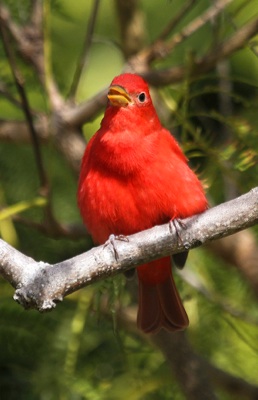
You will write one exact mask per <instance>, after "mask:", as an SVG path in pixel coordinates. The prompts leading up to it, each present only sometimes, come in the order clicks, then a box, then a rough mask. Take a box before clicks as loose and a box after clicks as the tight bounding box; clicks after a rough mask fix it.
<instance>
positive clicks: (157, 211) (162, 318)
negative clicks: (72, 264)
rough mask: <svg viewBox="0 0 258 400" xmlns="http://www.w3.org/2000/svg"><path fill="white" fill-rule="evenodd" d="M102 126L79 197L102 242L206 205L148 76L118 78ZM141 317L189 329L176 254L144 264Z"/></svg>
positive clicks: (143, 322)
mask: <svg viewBox="0 0 258 400" xmlns="http://www.w3.org/2000/svg"><path fill="white" fill-rule="evenodd" d="M107 97H108V100H109V101H108V104H107V108H106V111H105V115H104V118H103V119H102V122H101V126H100V129H99V130H98V131H97V132H96V134H95V135H94V136H93V137H92V138H91V140H90V141H89V143H88V145H87V147H86V150H85V153H84V156H83V160H82V166H81V172H80V179H79V188H78V204H79V208H80V211H81V215H82V218H83V221H84V223H85V225H86V227H87V229H88V231H89V232H90V234H91V235H92V237H93V240H94V242H95V243H99V244H101V243H105V242H106V241H107V240H108V238H109V236H110V235H111V234H115V235H130V234H133V233H136V232H139V231H141V230H144V229H147V228H151V227H153V226H155V225H161V224H164V223H167V222H169V221H171V220H174V219H180V218H186V217H189V216H191V215H194V214H198V213H201V212H203V211H204V210H205V209H206V208H207V200H206V197H205V194H204V191H203V188H202V185H201V183H200V181H199V180H198V178H197V176H196V175H195V174H194V172H193V171H192V170H191V169H190V168H189V167H188V165H187V159H186V157H185V156H184V154H183V153H182V151H181V149H180V147H179V145H178V143H177V142H176V140H175V139H174V138H173V136H171V134H170V132H169V131H168V130H166V129H165V128H163V127H162V125H161V123H160V121H159V118H158V116H157V113H156V111H155V108H154V106H153V104H152V101H151V97H150V94H149V89H148V85H147V83H146V82H145V81H144V80H143V79H142V78H141V77H140V76H138V75H134V74H122V75H120V76H117V77H116V78H114V80H113V81H112V83H111V86H110V88H109V92H108V96H107ZM137 272H138V278H139V310H138V317H137V324H138V327H139V328H140V329H142V330H143V331H144V332H145V333H150V332H152V333H155V332H157V331H158V330H159V329H160V328H165V329H167V330H169V331H176V330H181V329H184V328H186V327H187V326H188V324H189V321H188V317H187V314H186V312H185V309H184V307H183V304H182V302H181V299H180V297H179V294H178V292H177V289H176V286H175V283H174V279H173V276H172V272H171V259H170V257H165V258H162V259H160V260H156V261H153V262H150V263H148V264H144V265H141V266H139V267H138V268H137Z"/></svg>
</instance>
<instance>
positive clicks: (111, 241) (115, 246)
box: [104, 234, 129, 261]
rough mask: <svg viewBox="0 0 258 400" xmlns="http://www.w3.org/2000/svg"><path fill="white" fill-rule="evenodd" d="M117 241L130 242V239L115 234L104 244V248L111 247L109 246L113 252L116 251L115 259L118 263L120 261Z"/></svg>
mask: <svg viewBox="0 0 258 400" xmlns="http://www.w3.org/2000/svg"><path fill="white" fill-rule="evenodd" d="M116 240H120V241H123V242H129V239H128V237H127V236H124V235H117V236H116V235H114V234H111V235H110V236H109V238H108V240H107V241H106V243H105V244H104V247H106V246H109V245H111V246H112V248H113V251H114V255H115V259H116V261H118V259H119V253H118V250H117V245H116Z"/></svg>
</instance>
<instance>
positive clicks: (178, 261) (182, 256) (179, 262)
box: [169, 218, 188, 269]
mask: <svg viewBox="0 0 258 400" xmlns="http://www.w3.org/2000/svg"><path fill="white" fill-rule="evenodd" d="M173 228H175V231H176V236H177V243H180V244H181V245H184V243H183V240H182V238H181V235H180V232H181V231H182V229H186V224H185V223H184V222H183V221H182V220H181V219H180V218H178V219H173V220H171V221H170V222H169V230H170V232H171V233H173ZM187 256H188V251H183V252H182V253H177V254H173V256H172V258H173V261H174V262H175V265H176V267H177V268H179V269H182V268H183V267H184V265H185V263H186V259H187Z"/></svg>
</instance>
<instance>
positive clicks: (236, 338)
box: [0, 0, 258, 400]
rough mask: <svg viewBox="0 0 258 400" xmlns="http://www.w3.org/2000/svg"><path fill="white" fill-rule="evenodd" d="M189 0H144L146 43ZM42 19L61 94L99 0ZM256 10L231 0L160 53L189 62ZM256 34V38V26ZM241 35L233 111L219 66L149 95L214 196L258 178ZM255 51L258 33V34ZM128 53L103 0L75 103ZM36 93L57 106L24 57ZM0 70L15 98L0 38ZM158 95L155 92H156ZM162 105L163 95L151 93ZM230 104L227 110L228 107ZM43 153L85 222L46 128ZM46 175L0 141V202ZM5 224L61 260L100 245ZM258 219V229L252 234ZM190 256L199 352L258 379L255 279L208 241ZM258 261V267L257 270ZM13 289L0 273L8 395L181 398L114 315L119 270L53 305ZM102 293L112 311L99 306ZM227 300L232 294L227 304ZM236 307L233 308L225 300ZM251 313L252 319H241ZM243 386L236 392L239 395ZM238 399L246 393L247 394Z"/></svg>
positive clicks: (60, 213) (0, 104) (186, 291)
mask: <svg viewBox="0 0 258 400" xmlns="http://www.w3.org/2000/svg"><path fill="white" fill-rule="evenodd" d="M2 3H3V4H4V5H6V6H8V7H9V9H10V11H11V13H12V16H13V18H14V20H15V21H16V22H18V23H20V24H23V23H25V22H26V21H27V18H28V15H29V12H30V7H31V2H30V1H28V0H26V1H23V2H17V1H11V0H9V1H4V2H2ZM183 3H185V2H184V1H183V2H182V1H180V0H177V1H175V0H173V1H172V0H171V1H168V0H163V1H159V2H158V1H151V2H150V1H148V0H142V1H140V2H139V4H140V9H141V11H142V15H143V23H144V30H145V37H144V43H145V45H147V44H150V43H151V42H153V40H154V39H155V38H156V36H157V35H158V34H159V32H161V30H162V28H163V27H164V26H165V25H166V24H167V23H168V22H169V20H170V19H171V18H172V16H173V15H175V14H176V13H177V12H178V11H179V9H180V8H181V7H182V4H183ZM211 3H212V2H207V1H206V0H205V1H204V0H203V1H199V2H198V4H196V5H195V7H193V9H192V11H191V12H189V14H188V15H187V17H186V18H185V19H184V20H183V22H182V23H180V24H179V26H178V27H177V30H180V28H182V27H183V26H184V25H185V24H186V23H187V22H189V21H191V20H192V19H193V18H195V17H196V16H198V15H199V14H200V13H201V12H203V11H204V10H205V9H206V8H207V7H208V6H209V5H211ZM47 5H48V11H47V25H48V29H49V34H50V36H49V38H48V41H49V44H50V45H51V57H52V69H53V76H54V77H55V79H56V81H57V84H58V86H59V88H60V91H61V93H62V94H63V96H64V97H66V96H67V94H68V92H69V88H70V85H71V82H72V77H73V73H74V70H75V67H76V63H77V60H78V56H79V53H80V52H81V50H82V46H83V40H84V36H85V30H86V27H87V21H88V18H89V15H90V11H91V8H92V2H91V1H82V0H78V1H76V2H75V1H74V2H71V1H68V0H62V1H61V0H53V1H48V2H47ZM257 16H258V3H257V1H256V0H252V1H249V2H245V1H243V0H242V1H241V0H236V1H233V3H232V4H231V5H230V6H229V7H228V9H227V11H226V12H224V13H223V15H222V16H220V17H219V18H218V20H216V24H215V23H214V25H213V24H210V23H209V24H206V25H205V26H204V27H203V28H201V29H200V30H198V31H197V32H196V33H194V34H193V35H192V37H191V38H189V39H188V40H186V41H185V42H184V43H183V44H182V45H181V46H178V47H177V48H176V49H175V51H174V52H173V53H172V54H171V55H169V56H168V57H166V58H165V59H164V60H161V61H159V62H157V63H155V65H154V66H153V67H154V68H165V67H168V66H173V65H175V66H176V65H181V64H185V65H187V63H190V62H191V57H198V56H201V55H205V54H206V52H207V51H209V50H210V49H212V48H213V46H214V45H215V43H216V41H218V40H221V39H222V38H224V37H227V36H228V35H229V34H233V32H234V29H237V27H239V26H241V25H243V24H244V23H246V22H247V21H248V20H250V19H251V18H257ZM256 40H257V39H256ZM253 43H254V51H252V50H251V49H250V46H247V47H246V48H245V49H244V50H241V51H239V52H237V53H236V54H234V55H232V57H230V59H229V60H227V61H226V62H225V63H226V67H227V71H228V75H227V77H226V78H227V82H228V83H229V85H230V92H228V93H226V95H225V93H224V99H225V96H226V101H227V104H229V105H230V110H231V111H230V113H228V110H225V109H224V110H223V107H221V104H222V103H221V101H222V100H221V99H222V96H223V88H221V87H220V86H219V84H220V82H221V77H220V76H219V72H218V69H214V70H212V71H211V72H210V73H208V74H205V75H204V76H201V77H199V78H196V79H188V78H187V77H186V79H185V80H184V81H183V82H180V83H178V84H176V85H168V86H166V87H163V88H160V89H159V90H158V92H157V93H156V95H155V96H154V97H155V99H156V101H157V102H159V100H162V101H161V104H162V105H163V106H164V108H166V112H165V113H164V114H161V119H162V121H163V123H164V124H166V126H167V127H168V128H169V129H171V130H173V132H174V133H175V135H176V136H177V138H178V140H179V141H180V143H181V145H182V146H183V148H184V151H185V153H186V154H187V156H188V157H189V159H190V161H191V163H192V165H193V167H194V168H196V169H197V170H198V172H199V174H200V176H201V178H202V179H203V180H204V181H205V183H206V186H207V195H208V198H209V202H210V204H211V205H215V204H218V203H220V202H223V201H226V200H228V199H229V198H231V197H232V196H231V194H232V193H234V194H235V196H237V195H240V194H242V193H245V192H246V191H248V190H250V189H251V188H252V187H255V186H257V177H258V167H257V152H258V140H257V132H258V119H257V109H258V91H257V87H258V56H257V53H256V52H255V45H256V42H255V41H254V40H253ZM256 50H257V45H256ZM123 65H124V57H123V54H122V51H121V41H120V31H119V24H118V20H117V13H116V9H115V3H114V2H113V1H110V0H102V1H101V5H100V8H99V13H98V17H97V23H96V27H95V31H94V36H93V43H92V46H91V50H90V55H89V60H88V63H87V65H85V68H84V70H83V74H82V77H81V80H80V85H79V88H78V91H77V93H76V102H78V103H79V102H81V101H84V100H85V99H88V98H90V97H91V96H92V95H94V94H96V93H97V92H98V91H99V90H101V89H103V88H104V87H106V86H107V85H108V84H109V83H110V81H111V80H112V79H113V77H114V76H115V75H117V74H119V73H120V72H121V70H122V68H123ZM19 67H20V68H21V70H22V71H23V74H24V76H25V81H26V85H25V86H26V90H27V94H28V96H29V100H30V104H33V109H35V110H37V112H42V113H47V114H48V113H50V109H49V104H48V99H47V96H46V94H45V93H44V91H43V90H42V88H41V86H40V84H39V83H38V81H37V78H36V76H35V73H34V71H33V69H32V68H30V67H29V66H28V65H26V63H24V62H23V61H19ZM0 79H1V83H2V82H4V83H5V84H6V85H7V87H8V90H9V92H10V93H12V94H13V95H14V96H15V97H17V94H16V89H15V85H14V83H13V80H12V76H11V72H10V68H9V66H8V62H7V59H6V57H5V54H4V50H3V48H2V46H1V47H0ZM156 96H157V97H156ZM157 106H158V105H157ZM224 111H225V112H224ZM102 115H103V114H101V115H100V116H99V117H98V118H96V119H95V120H94V121H91V122H89V123H87V124H85V125H84V127H83V133H84V135H85V138H86V139H88V138H89V137H90V136H91V135H92V134H93V133H94V132H95V131H96V130H97V129H98V126H99V123H100V120H101V118H102ZM23 118H24V117H23V113H22V111H21V110H20V109H19V108H17V107H15V106H14V105H13V104H11V103H10V102H9V101H8V100H7V99H6V98H5V96H2V95H1V94H0V119H1V120H23ZM42 151H43V161H44V165H45V168H46V170H47V173H48V176H49V179H50V182H51V189H52V202H53V208H54V213H55V216H56V218H57V220H58V221H62V222H67V223H69V222H73V223H74V222H77V223H79V222H80V215H79V211H78V209H77V205H76V189H77V176H76V174H74V172H73V171H71V169H70V167H69V165H68V164H67V162H66V160H65V159H64V157H63V156H61V155H60V153H59V152H58V151H57V150H56V147H55V146H54V145H53V143H52V142H51V140H49V141H48V143H45V144H44V145H42ZM38 187H39V182H38V174H37V171H36V166H35V157H34V153H33V149H32V147H31V145H30V144H21V143H13V142H4V141H1V136H0V207H1V208H2V209H4V210H6V209H8V207H9V206H11V205H17V204H19V203H20V202H22V201H25V202H26V201H29V200H32V199H34V198H36V197H37V195H38V193H37V191H38ZM1 208H0V236H1V237H2V238H3V239H4V240H6V241H8V242H9V243H10V244H11V245H12V246H15V247H16V248H18V249H19V250H20V251H22V252H23V253H25V254H27V255H29V256H31V257H33V258H35V259H36V260H43V261H45V262H49V263H55V262H58V261H61V260H65V259H67V258H70V257H72V256H75V255H76V254H79V253H82V252H84V251H86V250H87V249H89V248H90V247H91V246H92V243H91V241H90V240H89V239H87V238H85V239H84V238H83V239H81V240H69V239H58V240H56V239H52V238H50V237H48V236H46V235H44V234H42V233H40V232H38V231H36V230H33V229H31V228H28V227H27V226H25V225H23V224H21V223H14V222H13V220H12V219H6V218H1ZM42 215H43V210H42V207H33V208H30V207H29V208H28V210H26V211H25V212H24V213H22V216H24V217H26V218H29V219H33V220H34V221H41V220H42ZM257 233H258V231H257V228H255V229H253V230H252V234H253V235H254V237H255V238H256V239H257ZM187 269H189V270H190V271H191V272H192V273H194V274H196V276H197V277H198V279H199V281H200V282H201V284H202V285H203V286H204V287H205V288H206V289H207V291H208V292H209V293H211V294H213V298H212V300H211V299H207V297H205V296H204V295H203V294H202V293H200V292H198V291H196V290H195V289H194V288H192V287H191V286H190V285H189V284H187V283H186V282H184V281H183V280H182V279H180V278H178V286H179V289H180V292H181V294H182V297H183V299H184V300H185V306H186V309H187V311H188V314H189V318H190V321H191V323H190V328H189V329H188V331H187V335H188V338H189V340H190V343H191V344H192V346H193V347H194V349H195V350H196V352H197V353H198V354H201V355H202V356H203V357H205V358H206V359H208V360H209V361H210V362H211V363H212V364H214V365H216V366H217V367H219V368H221V369H222V370H224V371H227V372H229V373H231V374H233V375H234V376H236V377H240V378H242V379H244V380H246V381H247V382H250V383H252V384H254V385H257V386H258V378H257V357H258V326H257V325H258V311H257V296H256V295H255V293H254V292H253V291H252V289H251V287H250V284H249V283H248V281H247V280H245V279H244V277H243V276H242V275H241V274H240V273H239V272H238V271H237V269H236V268H234V267H232V266H229V265H228V264H227V263H226V261H225V260H222V258H221V257H218V256H216V255H215V254H214V252H211V251H210V249H206V248H200V249H197V250H194V251H193V252H192V253H191V254H190V257H189V261H188V264H187ZM257 274H258V272H257ZM12 295H13V288H12V287H11V286H10V285H9V284H8V283H6V282H5V281H3V280H2V279H1V280H0V341H1V351H0V399H1V400H5V399H8V400H12V399H21V400H23V399H24V400H33V399H40V400H52V399H60V400H68V399H75V400H77V399H87V400H99V399H106V400H109V399H110V400H112V399H114V400H115V399H121V398H126V399H128V400H129V399H132V400H137V399H143V400H152V399H153V400H154V399H165V400H166V399H171V398H173V399H176V400H181V399H184V398H185V397H184V395H183V394H182V390H181V389H180V387H179V385H178V383H177V380H176V378H173V377H172V376H171V371H170V368H169V366H168V364H167V363H166V361H165V359H164V357H163V355H162V354H161V352H160V351H159V349H157V348H155V347H153V345H152V344H151V343H150V342H149V340H145V339H144V338H143V337H142V336H139V335H138V334H137V333H136V332H135V331H134V330H130V329H127V328H126V326H125V327H123V326H122V327H119V328H117V324H116V312H115V309H116V307H117V302H119V304H122V307H124V308H126V307H128V306H129V305H130V304H131V303H132V300H131V299H130V295H129V294H128V291H127V289H126V286H125V280H124V278H123V277H121V276H119V277H116V278H114V279H113V280H107V281H105V282H102V283H99V284H96V285H93V286H91V287H88V288H85V289H83V290H80V291H79V292H76V293H74V294H73V295H71V296H69V297H68V298H66V299H65V300H64V302H63V303H61V304H58V306H57V308H56V309H55V310H54V311H52V312H51V313H49V314H39V313H38V312H36V311H29V312H27V311H24V310H23V309H22V308H21V307H20V306H19V305H18V304H16V303H15V302H14V301H13V300H12ZM103 298H104V299H106V298H107V301H108V304H109V306H108V309H109V310H110V311H109V312H103V310H102V309H101V304H102V300H103ZM223 305H224V306H225V307H224V306H223ZM227 305H229V306H230V307H231V308H232V309H233V310H238V312H239V314H240V316H239V317H235V316H233V315H232V313H230V312H228V311H227V310H226V306H227ZM249 320H250V321H251V322H247V321H249ZM216 393H217V396H218V398H219V399H225V400H227V399H233V398H236V397H232V395H231V394H230V391H229V392H227V391H225V390H224V391H223V390H222V389H220V388H216ZM234 396H235V395H234ZM241 398H242V397H241Z"/></svg>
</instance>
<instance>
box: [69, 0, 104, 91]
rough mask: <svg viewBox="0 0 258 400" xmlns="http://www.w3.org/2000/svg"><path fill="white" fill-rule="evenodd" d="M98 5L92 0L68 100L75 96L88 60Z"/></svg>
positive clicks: (98, 1) (97, 1)
mask: <svg viewBox="0 0 258 400" xmlns="http://www.w3.org/2000/svg"><path fill="white" fill-rule="evenodd" d="M99 4H100V0H94V2H93V5H92V10H91V14H90V17H89V22H88V27H87V31H86V36H85V40H84V44H83V49H82V52H81V55H80V57H79V60H78V63H77V66H76V70H75V73H74V76H73V81H72V85H71V88H70V92H69V95H68V97H69V98H73V97H74V96H75V94H76V91H77V88H78V85H79V82H80V78H81V74H82V70H83V68H84V67H85V64H86V63H87V61H88V59H89V50H90V48H91V44H92V37H93V32H94V28H95V24H96V20H97V15H98V10H99Z"/></svg>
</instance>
